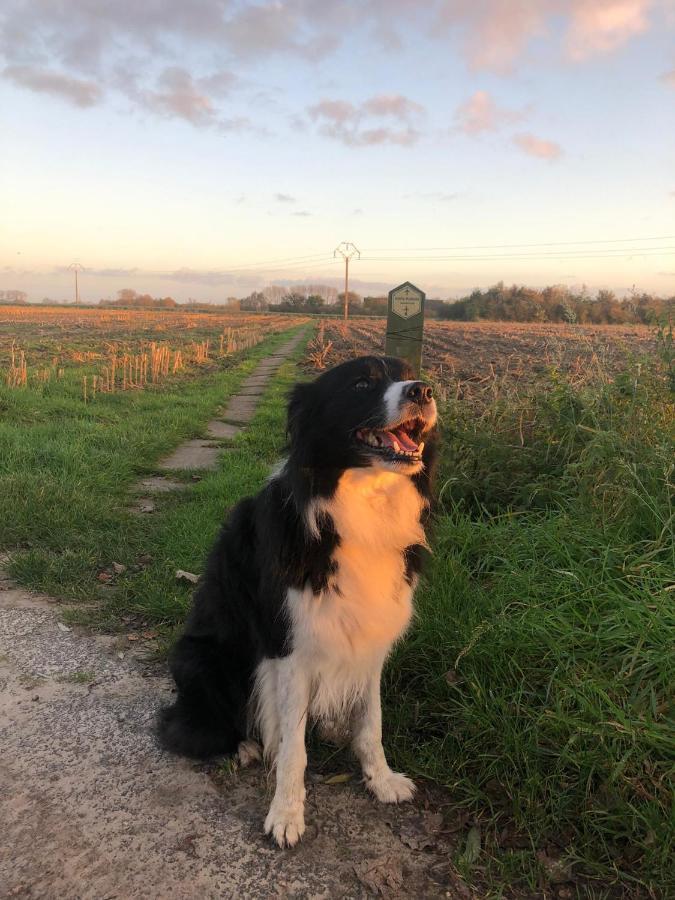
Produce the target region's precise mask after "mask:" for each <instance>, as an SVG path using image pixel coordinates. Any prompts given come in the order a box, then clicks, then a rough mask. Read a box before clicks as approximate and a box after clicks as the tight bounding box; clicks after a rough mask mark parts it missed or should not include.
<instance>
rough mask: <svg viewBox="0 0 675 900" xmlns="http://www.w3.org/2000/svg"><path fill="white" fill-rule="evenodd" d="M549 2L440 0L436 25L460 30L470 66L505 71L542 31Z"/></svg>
mask: <svg viewBox="0 0 675 900" xmlns="http://www.w3.org/2000/svg"><path fill="white" fill-rule="evenodd" d="M550 5H551V0H539V2H532V0H444V2H441V4H440V11H439V26H440V27H441V29H445V30H449V29H458V30H460V31H461V32H462V34H463V38H464V40H463V44H464V54H465V56H466V57H467V60H468V62H469V65H470V66H471V67H472V68H474V69H490V70H492V71H496V72H509V71H511V70H512V69H513V67H514V64H515V62H516V61H517V60H518V59H519V58H520V57H521V56H522V55H523V53H524V51H525V49H526V48H527V46H528V44H529V43H530V41H532V40H533V39H534V38H535V37H539V36H541V35H543V34H545V33H546V30H547V26H546V13H547V7H549V6H550Z"/></svg>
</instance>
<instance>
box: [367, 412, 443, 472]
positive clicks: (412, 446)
mask: <svg viewBox="0 0 675 900" xmlns="http://www.w3.org/2000/svg"><path fill="white" fill-rule="evenodd" d="M426 427H427V423H426V422H425V420H424V419H406V420H405V421H404V422H399V423H398V425H392V426H390V427H389V428H359V430H358V431H357V432H356V439H357V440H358V441H359V443H361V444H364V445H365V446H366V447H367V448H368V449H369V450H371V451H372V452H373V453H377V454H378V455H380V456H384V457H386V458H387V459H392V460H394V459H396V460H407V461H409V462H418V461H420V460H421V459H422V451H423V450H424V441H422V440H421V436H422V433H423V432H424V430H425V428H426Z"/></svg>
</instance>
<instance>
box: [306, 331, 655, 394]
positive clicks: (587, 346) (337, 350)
mask: <svg viewBox="0 0 675 900" xmlns="http://www.w3.org/2000/svg"><path fill="white" fill-rule="evenodd" d="M385 331H386V322H385V320H384V319H375V320H373V321H368V320H364V319H353V320H352V321H350V322H349V323H348V324H347V325H345V324H344V323H343V322H340V321H336V320H334V319H325V320H324V321H323V326H322V328H321V329H320V333H319V337H318V343H319V344H323V346H324V348H325V346H326V345H327V344H328V343H329V342H330V343H331V344H332V346H331V347H330V349H329V350H327V352H326V353H325V357H324V359H323V363H324V364H325V365H326V366H332V365H335V364H336V363H337V362H340V361H342V360H344V359H347V358H349V357H350V356H354V355H356V354H358V353H371V352H382V351H383V350H384V341H385ZM654 347H655V338H654V331H653V329H650V328H648V327H646V326H644V325H553V324H541V325H539V324H531V323H517V322H514V323H509V322H438V321H435V320H433V319H432V320H429V321H428V322H427V323H426V325H425V330H424V350H423V358H422V365H423V367H424V369H425V371H426V372H428V373H429V374H431V375H433V376H434V378H435V379H437V380H438V381H440V382H444V383H445V384H446V385H447V386H450V385H451V384H452V385H454V386H457V385H458V384H459V386H460V388H461V387H467V386H470V385H471V384H474V385H475V384H477V383H479V382H481V381H482V380H487V379H490V378H495V377H496V378H498V379H499V378H506V379H507V380H508V381H511V382H518V381H520V382H522V381H525V382H530V381H533V380H535V379H536V378H537V377H538V376H539V375H541V374H544V373H547V372H549V371H551V370H552V369H556V370H558V371H560V372H561V373H564V374H565V377H566V378H569V379H572V380H578V381H585V380H587V379H588V378H589V377H591V376H593V375H594V374H595V375H601V376H602V377H606V376H607V375H611V374H614V373H616V372H619V371H621V370H622V369H623V368H624V367H625V365H626V362H627V360H628V359H630V358H631V356H640V355H642V354H644V353H649V352H653V350H654ZM310 367H311V368H317V366H316V364H312V363H311V362H310Z"/></svg>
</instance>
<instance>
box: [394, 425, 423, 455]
mask: <svg viewBox="0 0 675 900" xmlns="http://www.w3.org/2000/svg"><path fill="white" fill-rule="evenodd" d="M394 434H395V435H396V440H397V441H398V444H399V447H401V449H402V450H413V451H415V450H417V449H418V448H417V444H416V443H415V442H414V441H413V440H412V439H411V438H410V437H409V435H408V433H407V432H406V431H404V430H403V428H399V429H398V430H397V431H395V432H394Z"/></svg>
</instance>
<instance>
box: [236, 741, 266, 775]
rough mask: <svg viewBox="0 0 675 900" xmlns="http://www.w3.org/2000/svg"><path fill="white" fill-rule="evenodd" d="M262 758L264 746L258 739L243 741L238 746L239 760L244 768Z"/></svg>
mask: <svg viewBox="0 0 675 900" xmlns="http://www.w3.org/2000/svg"><path fill="white" fill-rule="evenodd" d="M261 759H262V748H261V746H260V744H258V743H257V742H256V741H241V743H240V744H239V746H238V747H237V760H238V762H239V765H240V766H241V767H242V769H245V768H246V766H250V765H251V763H256V762H260V760H261Z"/></svg>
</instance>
